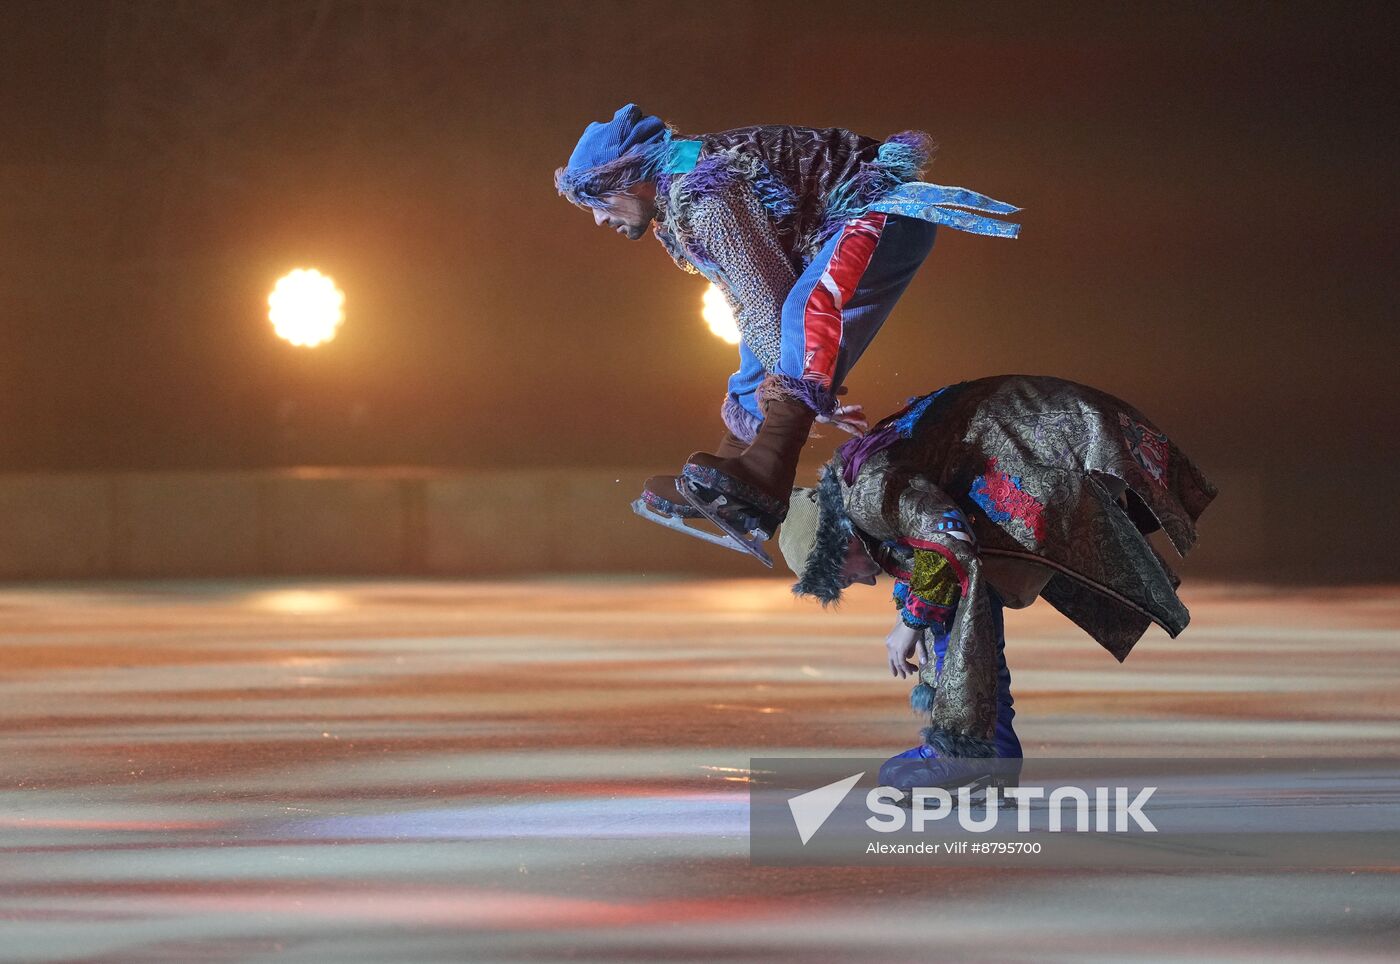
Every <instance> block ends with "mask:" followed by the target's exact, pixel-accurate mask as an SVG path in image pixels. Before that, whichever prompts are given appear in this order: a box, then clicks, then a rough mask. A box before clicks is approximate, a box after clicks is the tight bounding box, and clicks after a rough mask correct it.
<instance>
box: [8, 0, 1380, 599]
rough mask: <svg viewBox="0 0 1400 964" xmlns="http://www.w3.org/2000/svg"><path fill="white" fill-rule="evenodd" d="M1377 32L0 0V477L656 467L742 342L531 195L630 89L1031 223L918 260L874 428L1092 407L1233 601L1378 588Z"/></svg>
mask: <svg viewBox="0 0 1400 964" xmlns="http://www.w3.org/2000/svg"><path fill="white" fill-rule="evenodd" d="M1385 9H1386V8H1385V6H1384V5H1380V4H1376V5H1367V4H1352V5H1346V6H1331V5H1286V4H1262V3H1261V4H1230V5H1220V4H1198V5H1192V4H1161V5H1156V4H1133V5H1120V4H1099V3H1075V4H1063V5H1059V4H1042V3H1033V2H1024V3H1021V2H1017V3H996V4H986V3H968V4H942V3H928V2H918V3H881V4H866V5H863V6H860V7H855V6H852V5H851V4H849V3H820V2H803V3H787V2H781V3H776V2H775V3H758V4H752V3H746V2H730V0H717V2H710V3H706V4H703V5H697V4H681V3H677V4H669V3H657V2H650V3H635V2H593V3H504V2H502V3H449V2H446V0H429V2H421V3H419V2H398V3H389V2H380V3H357V2H351V0H321V2H311V0H277V2H263V0H242V2H227V3H218V2H215V3H208V2H202V3H179V2H163V3H151V2H136V3H126V2H99V0H89V2H68V3H65V2H39V3H34V2H18V3H16V2H7V3H5V4H3V5H0V130H2V131H3V135H2V136H0V459H3V462H4V467H5V469H6V470H7V471H10V472H16V471H31V470H103V471H105V470H124V469H200V468H240V467H260V466H275V465H291V464H305V463H311V464H328V465H349V466H354V465H389V464H417V465H428V466H459V467H468V468H492V467H502V468H520V467H553V466H580V467H590V468H599V467H608V466H613V465H627V466H638V465H655V466H656V468H657V469H658V470H660V469H663V468H669V467H671V466H672V465H673V464H678V463H679V460H680V459H681V458H682V457H683V456H684V455H685V454H686V453H687V452H689V451H691V450H693V449H695V448H697V447H703V446H705V445H709V444H711V443H713V441H714V439H715V437H716V436H717V434H718V428H719V425H718V420H717V418H716V409H717V407H718V403H719V400H720V397H721V393H722V390H723V382H724V379H725V377H726V375H727V374H728V372H729V371H730V370H731V368H732V365H733V357H732V354H733V349H732V348H729V347H728V346H725V345H723V344H722V343H720V342H719V341H717V340H716V339H714V338H713V337H711V336H710V335H709V334H708V333H707V332H706V331H705V329H704V326H703V325H702V324H701V322H700V320H699V311H698V307H699V299H700V294H701V290H702V288H703V285H702V283H701V282H700V281H698V279H696V278H694V277H691V276H687V275H684V274H682V273H680V272H678V271H676V269H675V268H674V267H673V266H671V264H670V262H669V259H667V257H666V256H665V254H664V252H663V251H662V250H661V249H660V246H659V245H657V244H656V243H655V242H654V241H652V240H649V239H648V240H644V241H641V242H637V243H630V244H629V243H628V242H626V241H625V240H623V239H621V238H619V237H617V236H616V235H613V234H610V233H608V232H606V231H603V230H599V229H597V228H595V227H594V226H593V225H592V223H591V221H590V219H589V218H588V217H587V216H586V215H585V214H583V213H581V212H579V211H577V210H575V209H573V208H571V207H570V206H568V205H567V204H565V203H564V202H563V201H562V200H561V199H559V198H558V197H557V196H555V194H554V192H553V189H552V184H551V173H552V170H553V168H554V167H555V166H557V165H558V164H560V163H562V162H563V161H564V159H565V158H566V157H567V155H568V152H569V150H570V148H571V147H572V144H573V141H574V139H575V138H576V137H577V135H578V133H579V131H580V130H581V129H582V127H583V125H584V124H585V123H586V122H587V121H588V120H592V119H599V118H603V117H606V116H608V115H610V114H611V112H612V111H613V110H614V109H615V108H616V107H617V106H619V105H620V104H622V103H624V102H626V101H628V100H634V101H636V102H638V103H640V104H641V105H642V106H643V107H644V108H645V109H647V110H649V111H653V112H656V113H659V114H661V115H662V116H664V117H666V118H667V119H668V120H670V121H671V122H673V123H674V124H676V125H677V126H678V127H680V128H681V129H682V130H683V131H690V132H698V131H706V130H716V129H723V128H726V127H733V126H739V125H743V124H750V123H764V122H783V123H797V124H809V125H814V126H828V125H836V126H846V127H851V128H854V129H856V130H859V131H862V132H864V133H868V134H871V135H878V136H884V135H888V134H890V133H893V132H895V131H898V130H902V129H906V128H911V127H912V128H921V129H925V130H928V131H930V132H931V133H933V134H934V136H935V137H936V138H937V140H938V141H939V142H940V144H941V145H942V147H941V151H940V154H939V156H938V159H937V161H936V163H935V165H934V167H933V169H932V172H931V175H930V176H931V178H932V179H933V180H936V181H939V182H942V183H951V184H961V185H966V186H969V187H974V188H977V189H979V190H983V191H985V192H987V193H989V194H992V195H993V196H995V197H999V198H1004V199H1008V200H1011V201H1014V202H1016V203H1019V204H1021V205H1023V206H1024V208H1025V211H1024V215H1023V222H1024V225H1025V228H1024V234H1023V237H1022V238H1021V239H1020V240H1018V241H1015V242H999V241H992V240H988V239H980V238H973V237H970V236H966V235H958V234H954V233H947V232H945V233H944V234H943V236H941V237H940V239H939V242H938V245H937V247H936V248H935V251H934V254H933V256H932V258H931V260H930V262H929V264H928V265H927V266H926V267H925V269H924V270H923V272H922V273H921V274H920V276H919V277H918V279H917V280H916V281H915V283H914V285H913V286H912V287H911V288H910V290H909V292H908V293H907V294H906V296H905V298H904V299H903V301H902V302H901V304H900V306H899V308H898V310H897V311H896V312H895V314H894V316H893V317H892V319H891V320H890V322H889V323H888V325H887V327H886V330H885V332H884V333H883V334H882V336H881V338H880V339H879V340H878V341H877V342H876V344H875V346H874V347H873V348H872V349H871V351H870V352H869V353H868V354H867V356H866V358H865V359H864V360H863V361H862V363H861V365H860V367H859V368H857V370H856V372H855V375H854V377H853V378H852V379H851V382H850V384H851V390H852V397H853V398H855V399H857V400H860V401H862V402H864V403H865V404H866V406H867V408H868V409H869V410H870V411H872V412H875V413H881V412H884V411H887V410H889V409H890V408H892V407H894V406H895V405H897V404H898V403H899V401H900V400H902V399H903V398H904V397H905V396H907V395H910V394H914V393H916V392H920V391H924V390H927V389H929V388H931V387H933V386H936V385H939V384H944V383H947V382H951V381H958V380H962V379H965V378H970V377H977V376H981V375H986V374H992V373H996V372H1007V371H1027V372H1042V373H1051V374H1057V375H1061V376H1064V377H1069V378H1074V379H1078V380H1081V381H1085V382H1089V383H1092V384H1094V385H1096V386H1099V387H1101V388H1104V389H1106V390H1109V391H1112V392H1114V393H1116V394H1119V395H1121V396H1123V397H1125V398H1127V399H1129V400H1130V401H1132V402H1133V403H1135V404H1136V405H1137V406H1138V407H1140V408H1142V409H1143V410H1145V411H1146V412H1148V413H1149V414H1150V415H1151V416H1152V417H1153V418H1154V419H1155V420H1156V421H1157V422H1158V423H1159V424H1161V425H1162V426H1163V427H1164V428H1165V429H1166V430H1167V431H1168V432H1169V433H1171V434H1172V435H1173V436H1174V437H1175V438H1176V439H1177V440H1178V441H1179V443H1180V444H1181V445H1182V446H1183V447H1184V448H1185V449H1186V450H1187V451H1188V452H1190V453H1191V454H1192V455H1193V456H1194V457H1195V458H1196V459H1197V460H1198V461H1199V462H1200V463H1201V464H1202V465H1203V466H1204V467H1205V468H1206V470H1207V471H1208V472H1209V473H1211V474H1212V475H1214V476H1217V477H1219V479H1220V481H1221V484H1222V488H1224V489H1225V495H1224V496H1222V500H1221V515H1220V516H1219V518H1221V519H1222V520H1225V521H1226V522H1228V526H1226V527H1225V528H1223V529H1217V530H1212V529H1210V527H1209V521H1210V519H1211V516H1209V515H1208V516H1207V527H1206V529H1205V531H1204V540H1205V541H1204V542H1203V547H1208V546H1209V545H1210V540H1211V539H1215V540H1217V541H1218V542H1228V543H1229V544H1230V546H1231V547H1232V548H1231V549H1230V552H1229V553H1227V555H1226V556H1225V557H1222V558H1228V560H1229V561H1230V562H1229V566H1230V568H1231V569H1232V571H1233V574H1234V575H1237V576H1239V577H1242V578H1252V577H1255V576H1258V577H1261V578H1264V577H1267V578H1276V577H1281V576H1288V577H1294V578H1304V579H1328V580H1336V579H1381V578H1392V577H1394V576H1396V575H1400V554H1397V551H1396V549H1395V543H1396V541H1397V540H1396V538H1395V535H1396V525H1395V522H1394V515H1395V512H1394V509H1393V505H1392V503H1393V499H1392V497H1391V492H1393V491H1394V488H1395V482H1396V481H1397V476H1400V473H1397V462H1398V461H1400V454H1397V450H1396V446H1395V444H1394V436H1395V430H1396V425H1397V418H1396V415H1397V403H1396V401H1395V384H1396V378H1395V368H1396V365H1395V351H1396V348H1397V335H1396V331H1395V325H1394V304H1395V297H1394V286H1393V283H1392V275H1393V272H1394V263H1395V258H1394V254H1395V244H1394V239H1395V227H1394V225H1395V208H1396V203H1395V195H1394V191H1393V190H1392V188H1391V180H1392V178H1391V177H1390V175H1391V174H1392V172H1393V170H1394V168H1395V160H1394V159H1395V156H1396V152H1395V148H1396V146H1397V145H1396V138H1395V131H1394V125H1393V124H1392V123H1391V122H1389V121H1386V120H1385V117H1387V116H1388V115H1389V110H1388V108H1390V107H1391V102H1392V101H1393V87H1392V86H1391V85H1390V84H1389V83H1387V82H1386V80H1387V78H1386V77H1385V75H1384V64H1385V62H1386V61H1388V60H1389V59H1390V57H1391V50H1390V49H1389V39H1388V38H1389V37H1390V36H1393V33H1394V31H1393V28H1394V24H1393V23H1392V22H1389V18H1388V16H1387V15H1386V14H1385V13H1384V12H1383V11H1384V10H1385ZM306 265H314V266H316V267H319V268H320V269H321V270H323V271H325V272H327V273H329V274H331V275H333V276H334V277H335V278H336V279H337V281H338V282H339V284H340V285H341V287H342V288H343V289H344V290H345V291H346V294H347V297H348V304H347V311H348V321H347V323H346V325H345V326H344V329H343V331H342V333H341V335H340V336H339V338H337V340H336V341H335V342H333V343H332V344H330V345H328V346H326V347H325V348H322V349H318V350H316V351H313V352H304V351H302V352H299V351H295V350H292V349H290V348H288V347H287V346H284V345H283V344H282V343H280V342H278V341H277V340H276V339H275V338H274V337H273V336H272V334H271V331H270V328H269V326H268V325H267V322H266V320H265V313H266V302H265V299H266V296H267V292H268V290H269V289H270V287H271V284H272V282H273V281H274V280H275V279H276V278H277V277H278V276H279V275H280V274H282V273H283V272H285V271H286V270H288V269H290V268H292V267H297V266H306ZM824 444H828V443H827V442H819V443H817V446H816V448H817V449H820V447H821V446H822V445H824ZM828 447H829V445H828ZM821 454H823V451H814V454H813V457H814V458H816V457H819V456H820V455H821ZM1231 498H1235V499H1236V500H1237V501H1236V503H1235V508H1234V509H1233V510H1231V509H1229V507H1228V502H1227V500H1228V499H1231ZM649 535H650V534H649ZM659 536H660V537H663V538H665V537H666V534H664V533H659ZM630 537H635V532H634V531H633V530H622V529H620V530H619V538H620V539H625V538H630Z"/></svg>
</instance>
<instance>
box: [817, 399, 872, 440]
mask: <svg viewBox="0 0 1400 964" xmlns="http://www.w3.org/2000/svg"><path fill="white" fill-rule="evenodd" d="M817 421H818V422H827V423H829V424H831V425H835V426H836V427H837V428H839V429H840V430H841V431H843V432H849V433H850V434H851V435H864V434H865V432H866V430H867V429H868V428H870V423H869V422H867V421H866V420H865V406H864V405H838V406H836V408H835V409H833V410H832V412H831V414H830V415H818V416H817Z"/></svg>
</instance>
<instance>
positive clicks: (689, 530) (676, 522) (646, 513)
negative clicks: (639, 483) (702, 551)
mask: <svg viewBox="0 0 1400 964" xmlns="http://www.w3.org/2000/svg"><path fill="white" fill-rule="evenodd" d="M632 511H633V512H635V513H636V514H637V515H639V516H641V517H642V518H643V519H646V520H647V521H648V522H655V523H656V524H657V525H659V526H663V527H665V528H667V529H670V530H671V531H672V532H679V533H681V534H682V535H687V536H691V537H693V538H695V539H699V540H700V541H702V542H708V543H710V544H711V545H716V546H723V547H724V548H726V549H732V550H734V551H735V552H742V553H744V554H745V555H749V554H750V553H749V550H748V549H745V548H744V547H743V546H738V545H735V544H734V539H733V537H731V536H730V535H729V534H728V533H725V534H724V535H717V534H716V533H713V532H706V531H705V530H704V529H697V528H696V527H694V526H689V525H686V524H685V520H684V519H682V518H681V517H680V516H674V515H662V514H660V513H659V512H653V511H652V509H651V507H650V506H648V505H647V504H646V503H645V502H643V501H642V500H641V499H634V500H633V501H632ZM770 565H771V563H770Z"/></svg>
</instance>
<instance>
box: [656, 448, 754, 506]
mask: <svg viewBox="0 0 1400 964" xmlns="http://www.w3.org/2000/svg"><path fill="white" fill-rule="evenodd" d="M748 447H749V445H748V443H747V442H745V441H744V440H743V439H741V438H739V436H737V435H735V434H734V433H733V432H731V431H729V430H728V429H725V430H724V437H723V438H721V439H720V440H719V447H718V448H716V449H715V454H716V455H718V456H719V457H720V458H722V459H729V458H734V457H735V456H739V455H743V454H744V449H746V448H748ZM677 478H678V476H674V475H653V476H652V477H651V478H649V479H647V480H646V483H645V484H644V485H643V486H642V501H643V502H645V503H646V504H647V507H648V508H650V509H652V510H653V511H655V512H660V513H662V514H663V515H675V516H680V517H681V518H683V519H696V518H699V517H700V513H699V512H698V511H697V510H696V509H694V508H693V507H692V506H691V505H690V503H689V502H687V501H685V499H684V498H683V497H682V496H681V494H680V493H679V492H677V491H676V479H677Z"/></svg>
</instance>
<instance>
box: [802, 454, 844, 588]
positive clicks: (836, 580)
mask: <svg viewBox="0 0 1400 964" xmlns="http://www.w3.org/2000/svg"><path fill="white" fill-rule="evenodd" d="M854 532H855V526H854V525H853V524H852V523H851V517H850V516H848V515H847V514H846V501H845V499H843V498H842V496H841V473H840V472H839V471H838V470H837V468H836V467H835V465H834V464H833V463H832V462H828V463H827V464H826V465H824V466H823V467H822V474H821V481H819V482H818V483H817V533H816V538H815V540H813V542H812V551H811V552H809V553H808V554H807V562H806V564H805V565H804V566H803V567H802V576H801V578H799V579H798V580H797V582H796V583H795V584H794V585H793V587H792V592H793V594H794V595H797V596H815V597H816V598H817V599H819V600H821V604H822V605H823V606H826V605H829V604H830V603H834V602H836V601H837V600H839V599H840V598H841V590H842V589H843V588H844V587H843V586H842V584H841V569H842V567H843V566H844V565H845V563H846V551H847V549H848V548H849V547H850V542H851V536H852V534H854Z"/></svg>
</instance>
